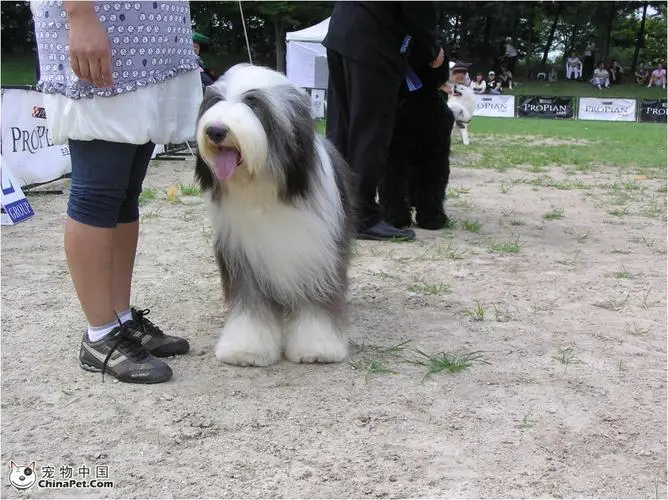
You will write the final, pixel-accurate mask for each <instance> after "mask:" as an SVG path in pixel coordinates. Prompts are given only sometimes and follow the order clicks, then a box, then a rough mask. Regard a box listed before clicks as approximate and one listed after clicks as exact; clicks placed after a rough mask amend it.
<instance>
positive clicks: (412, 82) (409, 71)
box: [399, 35, 422, 92]
mask: <svg viewBox="0 0 668 500" xmlns="http://www.w3.org/2000/svg"><path fill="white" fill-rule="evenodd" d="M410 43H411V36H410V35H406V36H405V37H404V41H403V42H401V48H400V49H399V53H400V54H401V55H404V54H406V52H408V45H409V44H410ZM404 78H405V79H406V86H407V87H408V91H409V92H415V91H416V90H419V89H421V88H422V81H420V78H418V76H417V75H416V74H415V71H414V70H413V68H411V67H410V66H406V74H405V75H404Z"/></svg>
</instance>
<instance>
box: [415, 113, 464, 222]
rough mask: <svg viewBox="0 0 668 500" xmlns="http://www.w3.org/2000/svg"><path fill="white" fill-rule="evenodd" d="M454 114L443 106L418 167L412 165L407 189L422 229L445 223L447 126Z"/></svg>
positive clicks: (448, 147) (451, 123)
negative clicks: (410, 179)
mask: <svg viewBox="0 0 668 500" xmlns="http://www.w3.org/2000/svg"><path fill="white" fill-rule="evenodd" d="M454 120H455V118H454V115H453V114H452V112H451V111H450V110H449V109H448V108H447V107H445V106H444V113H443V114H439V115H438V116H437V119H436V120H435V123H437V124H438V126H437V127H433V128H432V129H431V130H430V133H429V135H428V136H427V137H425V138H424V139H425V144H424V148H423V152H422V154H421V158H420V160H421V161H420V163H419V164H420V168H416V169H415V175H414V176H413V179H412V183H413V185H412V186H411V193H412V194H413V197H414V199H415V221H416V223H417V225H418V226H419V227H421V228H423V229H429V230H437V229H442V228H443V227H445V226H446V225H447V224H448V217H447V215H446V214H445V209H444V206H443V205H444V203H445V192H446V189H447V187H448V181H449V179H450V146H451V133H452V132H451V130H452V126H453V124H454Z"/></svg>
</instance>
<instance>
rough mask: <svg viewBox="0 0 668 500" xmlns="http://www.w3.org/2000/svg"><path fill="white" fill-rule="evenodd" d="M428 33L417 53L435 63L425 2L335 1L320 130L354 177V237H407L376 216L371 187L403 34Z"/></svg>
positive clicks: (384, 144) (393, 106) (437, 51)
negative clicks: (423, 48) (324, 125)
mask: <svg viewBox="0 0 668 500" xmlns="http://www.w3.org/2000/svg"><path fill="white" fill-rule="evenodd" d="M416 37H425V38H427V39H428V40H429V43H428V47H429V50H428V51H426V53H425V54H424V56H423V57H425V58H426V59H425V62H427V63H430V64H431V65H432V66H433V67H438V66H440V65H441V64H443V61H444V53H443V49H442V48H441V47H440V45H439V43H438V38H437V35H436V11H435V7H434V4H433V3H432V2H349V1H340V2H337V3H336V5H335V7H334V10H333V12H332V16H331V18H330V21H329V31H328V33H327V36H326V37H325V40H324V41H323V45H324V46H325V47H326V48H327V63H328V66H329V90H328V96H327V137H328V139H330V140H331V141H332V142H333V143H334V145H335V146H336V147H337V149H338V150H339V152H340V153H341V154H342V155H343V156H344V158H345V159H346V160H347V161H348V163H349V164H350V166H351V168H352V170H353V171H354V172H355V174H356V176H357V183H358V184H357V185H358V194H359V196H358V200H357V203H358V205H359V207H358V210H359V227H358V236H359V238H362V239H372V240H392V239H403V240H414V239H415V232H414V231H412V230H410V229H399V228H395V227H393V226H391V225H389V224H388V223H387V222H385V221H383V220H382V218H381V214H380V207H379V206H378V204H377V203H376V191H377V188H378V184H379V181H380V179H381V178H382V176H383V175H384V174H385V170H386V164H387V159H388V153H389V147H390V141H391V138H392V130H393V127H394V118H395V115H396V110H397V105H398V103H397V101H398V95H399V89H400V88H401V85H402V83H403V81H404V78H405V77H406V74H407V64H406V56H407V53H408V51H409V50H410V41H411V39H414V38H416Z"/></svg>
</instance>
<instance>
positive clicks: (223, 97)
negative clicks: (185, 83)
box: [196, 64, 316, 200]
mask: <svg viewBox="0 0 668 500" xmlns="http://www.w3.org/2000/svg"><path fill="white" fill-rule="evenodd" d="M314 143H315V127H314V122H313V118H312V114H311V100H310V98H309V96H308V94H307V93H306V92H305V91H304V90H302V89H300V88H298V87H296V86H295V85H293V84H292V83H291V82H290V81H289V80H288V79H287V78H286V77H285V75H283V74H282V73H278V72H276V71H274V70H271V69H269V68H264V67H261V66H251V65H249V64H238V65H236V66H233V67H232V68H230V69H229V70H228V71H227V72H225V73H224V74H223V75H222V76H221V77H220V78H219V79H218V80H217V81H216V82H215V83H214V84H213V85H210V86H209V87H207V88H206V91H205V94H204V99H203V101H202V105H201V107H200V111H199V118H198V122H197V148H198V162H197V167H196V177H197V178H198V180H199V181H200V184H201V185H202V188H203V189H204V190H209V189H213V190H216V189H219V188H221V187H223V186H228V187H229V186H231V185H235V184H237V185H241V184H249V183H253V182H258V181H264V182H267V181H268V182H271V183H273V184H274V185H275V186H276V188H277V192H278V194H279V196H280V197H281V198H282V199H284V200H285V199H289V198H291V197H293V196H297V195H303V194H304V193H305V191H306V190H307V188H308V181H309V175H308V174H309V169H310V168H311V167H312V165H313V164H314V161H313V160H314V155H315V154H316V153H315V144H314Z"/></svg>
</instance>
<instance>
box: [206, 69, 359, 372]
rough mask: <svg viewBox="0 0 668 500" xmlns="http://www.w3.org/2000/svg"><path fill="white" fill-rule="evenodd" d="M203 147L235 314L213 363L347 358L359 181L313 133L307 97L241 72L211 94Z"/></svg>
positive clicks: (267, 75) (220, 257)
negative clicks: (350, 267)
mask: <svg viewBox="0 0 668 500" xmlns="http://www.w3.org/2000/svg"><path fill="white" fill-rule="evenodd" d="M197 146H198V152H197V164H196V167H195V173H196V178H197V180H198V181H199V183H200V185H201V187H202V191H203V192H204V193H205V195H206V196H207V197H208V199H209V201H210V209H211V216H212V225H213V231H214V254H215V256H216V260H217V263H218V267H219V270H220V275H221V280H222V285H223V290H224V294H225V300H226V303H227V308H228V310H227V315H226V318H225V325H224V327H223V329H222V332H221V335H220V338H219V340H218V343H217V345H216V351H215V352H216V357H217V358H218V359H220V360H221V361H224V362H226V363H229V364H233V365H253V366H267V365H270V364H273V363H275V362H277V361H279V359H280V358H281V356H282V355H284V356H285V357H286V358H287V359H288V360H290V361H293V362H295V363H313V362H325V363H326V362H339V361H343V360H344V359H345V358H346V357H347V352H348V340H347V336H346V335H345V333H344V332H345V326H347V322H346V319H347V315H346V292H347V289H348V276H347V270H348V263H349V260H350V256H351V248H352V247H351V245H352V241H353V236H354V229H355V224H354V220H353V213H354V207H353V204H352V191H351V186H352V184H351V177H350V172H349V169H348V166H347V164H346V162H345V161H344V159H343V158H342V156H341V155H340V154H339V153H338V152H337V151H336V149H335V148H334V146H333V145H332V144H331V143H329V142H328V141H327V140H326V139H325V138H323V137H321V136H319V135H318V134H317V133H316V132H315V127H314V122H313V118H312V115H311V99H310V96H309V95H308V94H307V93H306V92H305V91H304V90H302V89H300V88H298V87H296V86H294V85H293V84H292V83H290V81H289V80H288V79H287V78H286V77H285V75H283V74H281V73H278V72H276V71H273V70H271V69H268V68H264V67H260V66H250V65H248V64H240V65H237V66H234V67H232V68H230V69H229V70H228V71H227V72H226V73H225V74H223V75H222V76H221V78H220V79H219V80H218V81H216V82H215V83H214V84H213V85H211V86H209V87H207V89H206V93H205V96H204V100H203V102H202V106H201V109H200V116H199V120H198V124H197Z"/></svg>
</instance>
